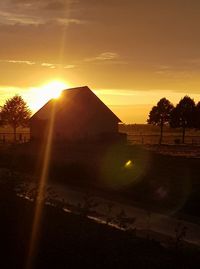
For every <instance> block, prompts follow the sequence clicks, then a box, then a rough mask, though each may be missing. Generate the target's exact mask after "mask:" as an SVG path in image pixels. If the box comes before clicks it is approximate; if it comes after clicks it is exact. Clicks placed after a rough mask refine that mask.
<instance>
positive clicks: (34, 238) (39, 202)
mask: <svg viewBox="0 0 200 269" xmlns="http://www.w3.org/2000/svg"><path fill="white" fill-rule="evenodd" d="M52 102H53V104H52V111H51V117H50V122H49V126H48V135H47V141H46V144H45V151H44V159H43V166H42V172H41V178H40V181H39V186H38V194H37V199H36V207H35V214H34V219H33V226H32V233H31V239H30V245H29V252H28V258H27V264H26V268H27V269H31V268H32V266H33V262H34V258H35V254H36V250H37V246H38V240H39V234H40V222H41V217H42V210H43V207H44V200H45V193H46V184H47V179H48V171H49V161H50V157H51V148H52V140H53V133H54V122H55V105H56V101H55V100H54V101H52Z"/></svg>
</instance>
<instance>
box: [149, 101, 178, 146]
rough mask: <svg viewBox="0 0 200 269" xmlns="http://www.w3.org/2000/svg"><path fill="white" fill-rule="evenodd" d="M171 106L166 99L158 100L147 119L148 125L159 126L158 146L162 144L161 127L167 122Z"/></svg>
mask: <svg viewBox="0 0 200 269" xmlns="http://www.w3.org/2000/svg"><path fill="white" fill-rule="evenodd" d="M173 108H174V107H173V105H172V104H171V103H170V101H169V100H167V99H166V98H162V99H160V101H159V102H158V103H157V105H156V106H154V107H153V108H152V110H151V111H150V113H149V118H148V120H147V123H148V124H154V125H158V126H160V139H159V144H161V143H162V139H163V127H164V125H165V124H166V123H168V122H169V120H170V116H171V112H172V110H173Z"/></svg>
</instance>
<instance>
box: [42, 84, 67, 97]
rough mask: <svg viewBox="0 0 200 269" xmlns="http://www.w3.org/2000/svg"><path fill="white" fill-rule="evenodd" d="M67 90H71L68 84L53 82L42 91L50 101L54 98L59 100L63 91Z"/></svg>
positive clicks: (43, 87)
mask: <svg viewBox="0 0 200 269" xmlns="http://www.w3.org/2000/svg"><path fill="white" fill-rule="evenodd" d="M66 88H69V86H68V85H67V84H66V83H64V82H62V81H52V82H50V83H48V84H46V85H44V86H42V87H41V91H42V92H43V94H44V95H45V96H46V97H47V98H48V99H52V98H59V97H60V95H61V93H62V91H63V90H64V89H66Z"/></svg>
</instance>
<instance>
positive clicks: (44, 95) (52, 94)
mask: <svg viewBox="0 0 200 269" xmlns="http://www.w3.org/2000/svg"><path fill="white" fill-rule="evenodd" d="M68 88H70V86H69V84H67V83H66V82H64V81H62V80H53V81H51V82H47V83H45V84H43V85H39V86H37V87H34V88H31V89H30V90H29V94H28V95H27V96H26V100H27V101H28V103H29V104H30V107H31V109H32V111H33V112H36V111H37V110H38V109H40V108H41V107H42V106H43V105H44V104H45V103H46V102H48V101H49V100H50V99H56V98H59V97H60V95H61V93H62V91H63V90H65V89H68Z"/></svg>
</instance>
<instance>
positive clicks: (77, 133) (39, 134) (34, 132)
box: [31, 118, 118, 140]
mask: <svg viewBox="0 0 200 269" xmlns="http://www.w3.org/2000/svg"><path fill="white" fill-rule="evenodd" d="M48 126H49V124H48V122H47V121H44V120H34V121H32V122H31V139H36V140H38V139H39V140H41V139H45V138H46V137H47V135H48V128H49V127H48ZM104 133H109V134H112V133H113V134H116V133H118V123H117V122H116V121H111V120H110V119H104V120H102V119H99V120H98V121H89V122H88V120H86V119H83V118H82V119H79V120H77V121H75V122H73V121H71V120H70V121H66V119H64V118H59V119H57V120H55V124H54V139H56V140H80V139H89V138H94V137H97V136H99V135H101V134H104Z"/></svg>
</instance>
